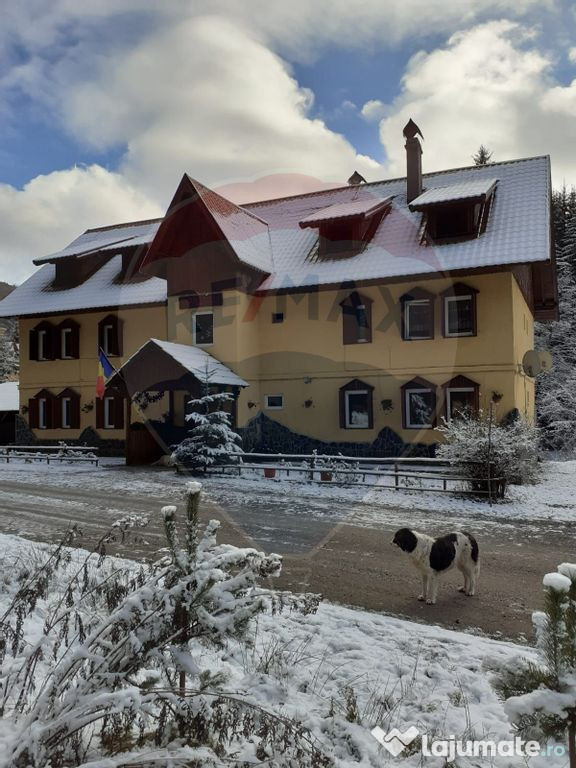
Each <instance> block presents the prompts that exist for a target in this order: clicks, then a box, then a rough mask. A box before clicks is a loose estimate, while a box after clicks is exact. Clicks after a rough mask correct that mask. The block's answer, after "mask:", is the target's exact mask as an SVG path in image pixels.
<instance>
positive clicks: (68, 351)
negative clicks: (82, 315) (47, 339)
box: [56, 320, 80, 360]
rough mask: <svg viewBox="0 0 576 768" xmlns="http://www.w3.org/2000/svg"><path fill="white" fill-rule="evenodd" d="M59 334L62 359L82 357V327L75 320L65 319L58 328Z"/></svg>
mask: <svg viewBox="0 0 576 768" xmlns="http://www.w3.org/2000/svg"><path fill="white" fill-rule="evenodd" d="M56 330H57V332H58V334H59V342H60V349H59V352H60V355H59V356H60V359H61V360H75V359H77V358H78V357H80V349H79V346H80V344H79V342H80V327H79V325H78V323H76V322H75V321H74V320H64V322H63V323H60V325H59V326H58V328H57V329H56Z"/></svg>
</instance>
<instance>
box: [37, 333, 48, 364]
mask: <svg viewBox="0 0 576 768" xmlns="http://www.w3.org/2000/svg"><path fill="white" fill-rule="evenodd" d="M47 337H48V331H47V330H46V329H45V328H42V329H41V330H39V331H38V337H37V338H38V360H48V358H47V357H46V338H47Z"/></svg>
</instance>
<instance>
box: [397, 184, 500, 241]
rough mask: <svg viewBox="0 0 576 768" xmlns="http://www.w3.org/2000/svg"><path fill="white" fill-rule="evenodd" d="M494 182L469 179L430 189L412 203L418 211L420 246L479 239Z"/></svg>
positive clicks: (491, 197)
mask: <svg viewBox="0 0 576 768" xmlns="http://www.w3.org/2000/svg"><path fill="white" fill-rule="evenodd" d="M497 182H498V180H497V179H482V178H480V179H472V180H471V181H467V182H466V181H465V182H462V183H460V184H453V185H451V186H447V187H431V188H429V189H427V190H425V191H424V192H423V193H422V194H421V195H419V196H418V197H417V198H415V199H414V200H412V202H411V203H410V205H409V207H410V210H411V211H421V212H422V214H423V218H422V237H421V240H422V242H423V243H434V244H442V243H451V242H458V241H460V240H470V239H472V238H474V237H479V235H481V234H482V233H483V232H484V230H485V229H486V225H487V222H488V214H489V212H490V207H491V204H492V199H493V196H494V191H495V189H496V184H497Z"/></svg>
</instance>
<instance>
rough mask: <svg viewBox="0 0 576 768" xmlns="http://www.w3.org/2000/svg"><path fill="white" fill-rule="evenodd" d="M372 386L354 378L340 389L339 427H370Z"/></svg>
mask: <svg viewBox="0 0 576 768" xmlns="http://www.w3.org/2000/svg"><path fill="white" fill-rule="evenodd" d="M373 391H374V387H372V386H371V385H370V384H366V383H365V382H363V381H359V380H358V379H354V380H353V381H351V382H349V383H348V384H346V385H344V386H343V387H342V388H341V389H340V427H341V428H342V429H372V427H373V426H374V412H373V405H372V400H373V398H372V393H373Z"/></svg>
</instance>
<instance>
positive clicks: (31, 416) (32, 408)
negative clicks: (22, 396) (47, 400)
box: [28, 397, 39, 429]
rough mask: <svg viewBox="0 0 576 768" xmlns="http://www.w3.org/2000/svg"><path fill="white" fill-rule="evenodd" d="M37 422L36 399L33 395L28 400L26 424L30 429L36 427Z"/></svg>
mask: <svg viewBox="0 0 576 768" xmlns="http://www.w3.org/2000/svg"><path fill="white" fill-rule="evenodd" d="M38 422H39V415H38V400H37V399H36V398H35V397H31V398H30V399H29V400H28V426H29V427H30V429H38Z"/></svg>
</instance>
